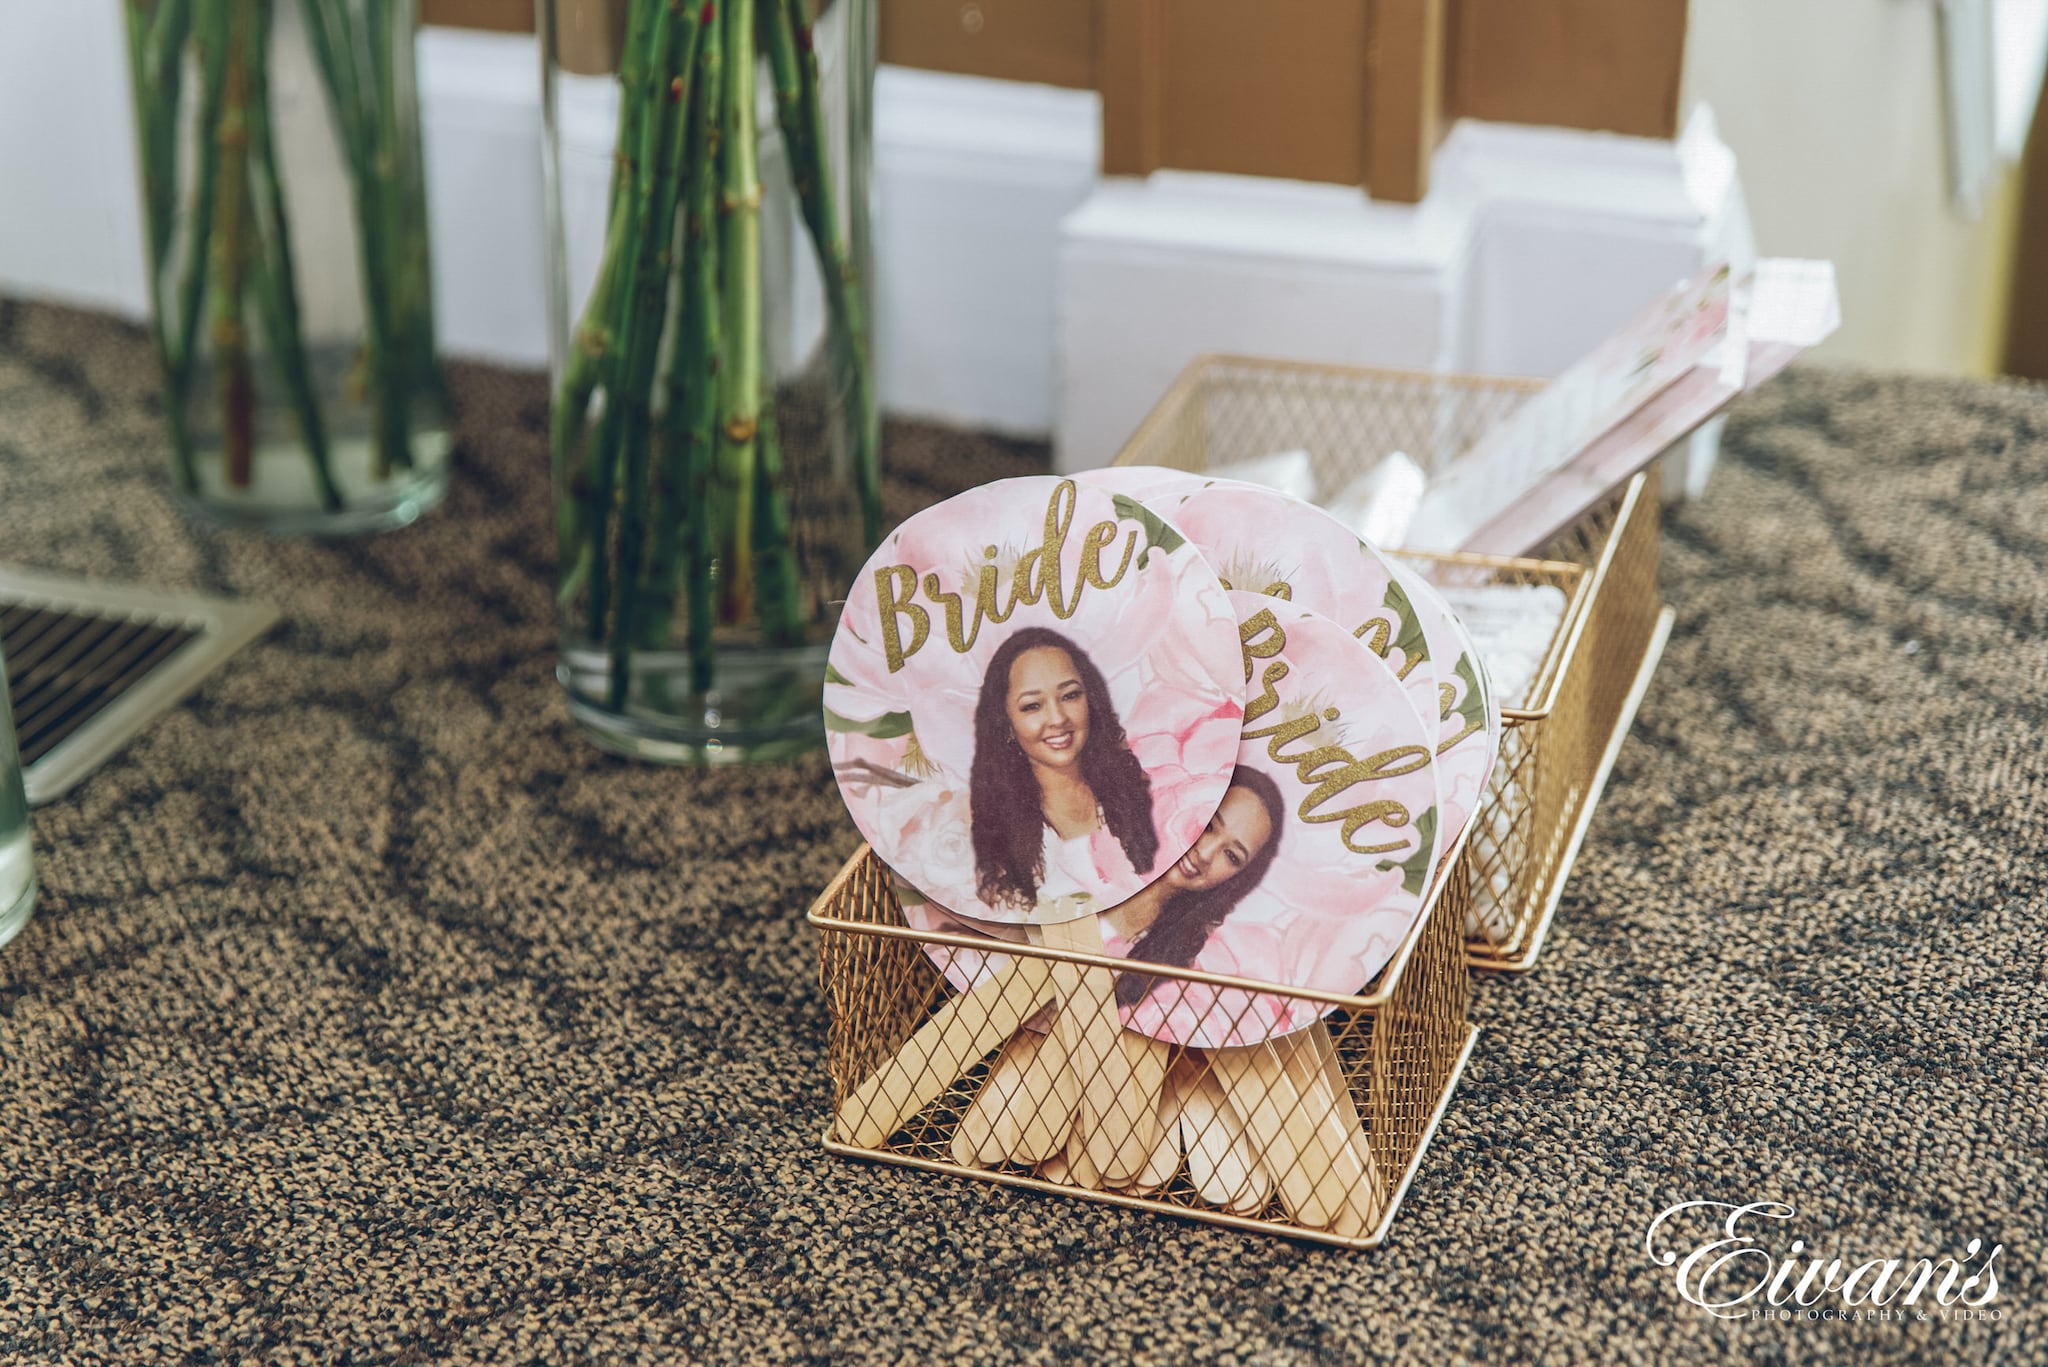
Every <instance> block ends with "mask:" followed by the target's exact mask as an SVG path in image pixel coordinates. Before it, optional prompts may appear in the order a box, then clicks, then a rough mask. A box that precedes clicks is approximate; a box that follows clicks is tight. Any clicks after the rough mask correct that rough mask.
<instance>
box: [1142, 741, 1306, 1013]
mask: <svg viewBox="0 0 2048 1367" xmlns="http://www.w3.org/2000/svg"><path fill="white" fill-rule="evenodd" d="M1286 820H1287V804H1286V803H1285V801H1283V800H1282V798H1281V796H1280V786H1279V785H1278V784H1276V783H1275V782H1273V780H1272V779H1270V778H1268V777H1267V776H1266V775H1264V774H1262V773H1260V772H1259V771H1258V770H1256V769H1249V768H1240V769H1239V770H1238V771H1237V772H1236V773H1235V774H1232V775H1231V778H1230V788H1229V790H1228V791H1226V792H1225V793H1224V794H1223V802H1222V805H1221V806H1219V807H1217V809H1216V815H1215V816H1213V817H1211V818H1210V819H1209V826H1208V829H1206V830H1204V831H1203V832H1202V836H1201V838H1200V839H1199V840H1197V841H1196V842H1195V843H1194V846H1193V848H1191V849H1189V850H1188V852H1187V853H1186V854H1184V855H1182V856H1181V857H1180V859H1179V860H1178V861H1176V862H1175V863H1174V865H1173V866H1172V867H1171V868H1169V869H1168V870H1167V871H1166V873H1165V874H1164V875H1163V876H1161V877H1160V878H1159V879H1157V880H1156V881H1154V882H1153V883H1152V884H1151V885H1150V886H1148V887H1147V888H1146V889H1145V890H1144V891H1143V892H1141V893H1139V894H1138V895H1137V896H1136V897H1133V898H1131V899H1130V900H1129V901H1128V902H1125V903H1124V904H1123V905H1122V906H1120V907H1117V908H1116V909H1115V910H1113V911H1111V912H1108V913H1106V914H1105V915H1104V916H1103V918H1102V919H1103V921H1104V922H1105V924H1106V925H1107V927H1108V929H1109V931H1110V932H1111V933H1112V934H1114V935H1115V936H1116V937H1117V939H1118V941H1119V942H1121V943H1123V944H1128V945H1129V946H1130V948H1129V950H1128V951H1127V952H1126V956H1127V957H1129V958H1132V959H1138V960H1142V961H1143V962H1145V963H1152V964H1165V965H1168V966H1169V967H1176V968H1186V967H1189V966H1190V965H1192V964H1193V963H1194V962H1195V960H1196V958H1197V957H1199V956H1200V954H1201V952H1202V947H1203V946H1204V945H1206V944H1208V943H1209V936H1210V934H1211V932H1213V931H1214V930H1215V929H1216V927H1218V926H1220V925H1222V924H1223V921H1224V918H1225V917H1227V916H1229V915H1230V913H1231V912H1232V910H1234V909H1235V908H1236V906H1237V904H1238V903H1239V902H1241V901H1243V900H1244V897H1245V894H1246V893H1248V892H1250V891H1251V890H1252V889H1253V888H1256V887H1257V886H1258V885H1259V882H1260V880H1261V879H1263V878H1264V877H1265V876H1266V870H1267V869H1269V868H1271V867H1272V864H1273V859H1274V857H1275V856H1276V855H1278V854H1279V852H1280V830H1281V827H1282V826H1283V825H1284V824H1285V823H1286ZM1153 982H1154V979H1152V978H1150V977H1148V976H1146V975H1144V974H1141V973H1124V974H1119V975H1118V977H1117V982H1116V999H1117V1001H1118V1002H1119V1003H1121V1004H1122V1005H1124V1006H1136V1005H1137V1004H1138V1003H1139V1002H1140V1001H1142V1000H1143V999H1144V997H1145V994H1146V993H1147V992H1149V991H1151V990H1152V985H1153Z"/></svg>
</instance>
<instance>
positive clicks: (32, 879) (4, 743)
mask: <svg viewBox="0 0 2048 1367" xmlns="http://www.w3.org/2000/svg"><path fill="white" fill-rule="evenodd" d="M35 904H36V859H35V853H34V851H32V850H31V849H30V848H29V834H28V795H27V794H26V793H25V792H23V791H22V786H21V750H20V748H19V747H18V746H17V745H16V743H15V739H14V717H13V710H12V709H11V708H10V707H9V706H8V702H7V661H6V660H5V659H0V945H4V944H6V943H7V942H8V941H9V940H11V939H13V938H14V937H15V936H16V935H19V934H20V933H21V928H22V927H23V926H25V925H27V924H28V918H29V913H30V912H31V911H33V910H34V909H35Z"/></svg>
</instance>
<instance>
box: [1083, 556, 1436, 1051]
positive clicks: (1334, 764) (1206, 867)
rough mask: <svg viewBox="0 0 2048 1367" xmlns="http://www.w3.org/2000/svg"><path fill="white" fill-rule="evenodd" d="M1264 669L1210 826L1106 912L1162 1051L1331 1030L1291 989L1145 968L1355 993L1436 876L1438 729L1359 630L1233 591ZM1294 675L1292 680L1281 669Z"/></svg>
mask: <svg viewBox="0 0 2048 1367" xmlns="http://www.w3.org/2000/svg"><path fill="white" fill-rule="evenodd" d="M1230 597H1231V602H1232V603H1233V604H1235V605H1236V606H1237V608H1238V610H1239V612H1240V613H1241V614H1242V615H1243V616H1244V617H1245V619H1246V621H1247V623H1250V622H1254V621H1258V622H1260V623H1261V624H1262V625H1261V634H1259V635H1258V636H1257V637H1256V639H1254V638H1250V637H1248V638H1247V645H1248V648H1256V647H1260V646H1263V647H1266V648H1267V649H1266V650H1265V652H1264V653H1262V654H1260V655H1259V656H1257V658H1258V659H1260V660H1264V661H1267V664H1266V667H1265V668H1264V669H1263V670H1262V671H1261V672H1260V674H1259V675H1258V679H1257V683H1256V685H1255V687H1256V689H1257V690H1258V693H1257V696H1255V697H1252V698H1250V699H1248V701H1247V704H1246V708H1245V715H1246V717H1247V718H1248V719H1249V720H1248V724H1247V725H1246V727H1245V729H1244V731H1243V734H1242V739H1241V744H1240V746H1239V749H1238V752H1237V765H1236V768H1235V770H1234V771H1233V773H1232V774H1231V777H1230V782H1229V786H1228V787H1227V788H1226V789H1225V790H1224V794H1223V799H1222V802H1221V803H1220V805H1219V806H1218V807H1217V810H1216V814H1215V816H1214V817H1213V818H1211V820H1210V822H1209V824H1208V826H1207V828H1206V829H1205V830H1204V831H1203V832H1202V833H1201V835H1200V836H1199V837H1198V838H1197V839H1196V840H1195V841H1194V843H1193V845H1192V847H1191V848H1190V849H1189V850H1188V852H1187V854H1185V855H1184V856H1181V857H1180V858H1178V859H1177V860H1173V861H1170V862H1169V864H1168V866H1167V867H1166V868H1165V869H1163V870H1162V871H1161V877H1159V878H1158V879H1157V880H1156V881H1154V882H1153V883H1152V884H1151V885H1150V886H1149V887H1147V888H1145V889H1144V890H1143V891H1142V892H1139V893H1138V894H1136V895H1135V896H1133V897H1132V898H1131V899H1130V900H1129V901H1127V902H1125V903H1124V904H1123V905H1122V906H1119V907H1115V908H1113V909H1111V910H1109V911H1107V912H1105V913H1104V914H1103V916H1102V921H1103V924H1104V928H1105V931H1106V933H1105V934H1104V936H1103V945H1104V948H1105V949H1106V950H1107V952H1108V953H1109V954H1111V955H1113V956H1117V957H1121V958H1126V959H1129V960H1131V961H1132V967H1131V969H1130V970H1128V971H1125V972H1122V973H1120V974H1119V975H1118V978H1117V986H1116V1002H1117V1007H1118V1013H1119V1015H1120V1016H1121V1017H1122V1019H1123V1023H1124V1026H1125V1028H1127V1029H1130V1030H1134V1031H1137V1032H1138V1033H1140V1034H1143V1035H1148V1036H1150V1037H1151V1038H1153V1039H1156V1040H1160V1041H1162V1042H1164V1043H1167V1044H1177V1045H1183V1046H1189V1047H1194V1048H1202V1049H1210V1048H1227V1047H1236V1046H1242V1045H1248V1044H1257V1043H1259V1042H1260V1041H1262V1040H1267V1039H1272V1038H1274V1037H1275V1036H1278V1035H1285V1034H1288V1033H1291V1032H1293V1031H1296V1030H1303V1029H1306V1028H1308V1027H1309V1026H1311V1025H1313V1024H1315V1022H1316V1021H1317V1020H1318V1019H1320V1018H1321V1015H1322V1013H1323V1010H1324V1008H1323V1006H1321V1005H1320V1004H1318V1003H1316V1002H1313V1001H1310V1000H1307V999H1304V998H1300V997H1293V996H1288V995H1284V994H1281V993H1278V992H1261V991H1252V990H1247V989H1243V988H1234V987H1224V986H1221V985H1218V984H1213V983H1202V982H1195V981H1190V980H1188V979H1185V978H1176V977H1174V976H1172V975H1171V974H1170V973H1167V972H1164V971H1159V970H1155V971H1153V972H1149V973H1148V972H1146V971H1145V970H1144V969H1143V968H1142V967H1141V966H1140V965H1142V964H1153V965H1159V966H1160V969H1161V970H1164V969H1181V970H1193V971H1195V972H1198V973H1214V974H1219V975H1222V976H1226V977H1231V978H1243V979H1250V980H1253V981H1256V982H1260V983H1273V984H1280V985H1284V986H1288V987H1299V988H1309V989H1312V990H1315V991H1319V992H1341V993H1353V992H1357V991H1359V990H1361V989H1362V988H1364V987H1366V986H1367V985H1368V984H1369V983H1371V982H1372V980H1373V978H1374V976H1375V975H1376V974H1378V973H1379V971H1380V969H1381V968H1382V967H1384V966H1385V964H1386V963H1387V961H1388V959H1389V958H1390V957H1391V956H1392V955H1393V954H1394V952H1395V950H1396V949H1397V947H1398V946H1399V945H1400V944H1401V942H1402V940H1403V939H1404V938H1405V937H1406V936H1407V935H1408V934H1409V933H1410V932H1411V931H1412V929H1413V928H1414V927H1415V925H1416V924H1417V918H1418V917H1419V916H1420V914H1421V912H1422V909H1423V907H1424V905H1425V902H1426V898H1427V897H1428V894H1429V890H1430V889H1429V879H1430V875H1431V873H1432V871H1433V870H1435V868H1436V867H1437V863H1438V859H1439V855H1440V853H1441V846H1440V841H1439V835H1438V832H1439V828H1440V825H1441V822H1440V819H1439V815H1438V813H1439V810H1440V808H1441V805H1442V798H1441V788H1440V784H1439V772H1438V765H1437V760H1436V752H1435V737H1436V722H1435V718H1434V717H1430V718H1425V717H1423V716H1422V715H1421V714H1420V713H1419V712H1418V711H1417V710H1416V708H1415V706H1414V699H1413V697H1412V696H1411V695H1410V693H1409V691H1408V689H1407V688H1406V687H1405V686H1404V684H1403V683H1402V681H1401V679H1400V678H1398V677H1397V676H1396V674H1395V672H1394V670H1393V669H1392V667H1390V666H1389V665H1388V663H1387V662H1386V661H1385V660H1383V659H1381V658H1380V657H1379V656H1378V655H1376V654H1374V653H1373V652H1372V651H1370V650H1368V649H1367V648H1366V647H1365V646H1364V645H1362V644H1361V643H1360V642H1359V641H1358V640H1357V638H1355V637H1354V636H1353V635H1352V633H1351V631H1350V629H1348V628H1347V627H1345V626H1343V625H1340V624H1339V623H1337V622H1335V621H1332V620H1331V619H1329V618H1327V617H1323V616H1321V615H1320V614H1317V613H1314V612H1310V611H1308V610H1307V609H1304V608H1302V607H1300V606H1299V605H1298V604H1293V603H1288V602H1285V601H1282V600H1279V599H1274V598H1266V597H1262V596H1260V595H1257V594H1251V593H1246V592H1243V591H1235V592H1233V593H1232V594H1231V595H1230ZM1282 666H1284V668H1282Z"/></svg>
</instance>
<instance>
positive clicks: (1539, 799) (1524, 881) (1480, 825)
mask: <svg viewBox="0 0 2048 1367" xmlns="http://www.w3.org/2000/svg"><path fill="white" fill-rule="evenodd" d="M1542 387H1543V382H1542V381H1538V380H1520V379H1503V378H1492V377H1484V376H1474V375H1438V374H1427V373H1420V372H1413V371H1395V370H1370V369H1360V368H1355V367H1346V366H1325V365H1309V364H1302V363H1295V362H1286V361H1266V360H1252V359H1247V358H1242V357H1231V356H1210V357H1204V358H1202V359H1200V360H1197V361H1195V362H1194V363H1193V364H1191V365H1190V366H1189V367H1188V368H1187V369H1186V370H1185V371H1183V372H1182V373H1181V375H1180V377H1179V378H1178V379H1177V380H1176V381H1175V382H1174V384H1173V386H1172V387H1171V388H1170V389H1169V390H1167V392H1166V394H1165V396H1164V397H1162V398H1161V399H1160V401H1159V403H1158V405H1157V406H1156V407H1155V408H1154V409H1153V410H1152V412H1151V414H1150V415H1149V416H1148V417H1147V418H1146V419H1145V421H1144V422H1143V423H1142V424H1140V425H1139V427H1138V430H1137V431H1136V432H1135V433H1133V434H1132V437H1131V439H1130V441H1128V442H1127V443H1126V444H1125V445H1124V447H1123V449H1122V450H1121V451H1120V452H1119V453H1118V454H1117V458H1116V459H1117V464H1119V465H1164V466H1168V467H1171V468H1174V469H1180V470H1192V471H1197V472H1199V471H1205V470H1210V469H1214V468H1216V467H1219V466H1225V465H1231V464H1235V463H1237V462H1241V461H1250V460H1256V459H1258V458H1260V457H1262V456H1267V455H1270V454H1272V453H1274V452H1280V451H1306V452H1308V453H1309V457H1310V460H1311V463H1312V469H1313V472H1314V478H1315V486H1316V493H1317V496H1318V497H1321V498H1328V497H1330V496H1332V495H1333V494H1335V493H1336V491H1338V490H1340V489H1342V488H1343V487H1344V486H1345V485H1346V484H1348V483H1349V482H1350V481H1351V480H1352V479H1354V478H1355V477H1357V476H1358V475H1359V474H1361V473H1363V472H1365V471H1367V470H1369V469H1371V468H1372V466H1374V465H1375V464H1377V463H1378V462H1379V461H1381V460H1383V459H1384V458H1385V457H1386V456H1387V455H1388V454H1389V453H1391V452H1394V451H1402V452H1405V453H1407V455H1408V456H1409V458H1410V459H1412V460H1414V461H1415V462H1416V463H1417V464H1418V465H1420V466H1421V467H1422V468H1423V470H1424V471H1425V472H1427V473H1429V474H1430V475H1432V476H1434V475H1435V474H1436V473H1437V472H1438V471H1440V470H1441V469H1442V468H1443V466H1444V465H1445V464H1446V463H1447V462H1448V461H1450V460H1451V459H1453V458H1454V457H1456V456H1458V455H1459V454H1461V453H1462V452H1464V451H1465V450H1467V449H1468V448H1469V447H1470V446H1471V445H1472V444H1473V442H1475V441H1476V440H1478V438H1479V437H1480V436H1481V435H1482V434H1483V433H1485V432H1486V430H1487V429H1488V428H1490V427H1492V426H1493V425H1494V424H1495V423H1497V422H1499V421H1500V420H1501V419H1503V418H1505V417H1507V416H1508V415H1509V414H1510V413H1512V412H1513V411H1514V410H1515V409H1516V408H1517V407H1519V406H1520V405H1521V404H1522V403H1523V402H1524V401H1525V400H1526V399H1527V398H1528V397H1529V396H1530V395H1531V394H1533V393H1535V392H1536V391H1537V390H1539V389H1541V388H1542ZM1657 511H1658V489H1657V476H1656V471H1655V469H1654V467H1653V468H1652V469H1651V470H1650V471H1649V472H1647V473H1645V474H1643V475H1639V476H1637V477H1636V478H1635V479H1634V480H1633V481H1631V482H1630V483H1629V485H1628V486H1627V487H1626V488H1625V489H1623V490H1622V491H1621V493H1620V494H1618V495H1617V496H1616V497H1614V498H1613V499H1611V500H1609V501H1608V502H1607V503H1606V504H1605V505H1603V506H1602V507H1601V508H1599V509H1597V510H1596V511H1595V512H1593V513H1592V514H1590V515H1589V516H1588V517H1587V518H1586V519H1585V520H1584V521H1583V522H1581V523H1580V525H1579V526H1577V527H1575V528H1574V529H1573V530H1572V531H1570V532H1569V533H1567V534H1566V535H1564V536H1562V537H1559V538H1558V539H1557V540H1556V541H1555V542H1554V543H1553V544H1552V545H1550V546H1549V547H1546V548H1545V550H1544V552H1543V554H1542V556H1541V557H1539V558H1535V559H1501V558H1495V557H1485V556H1469V555H1449V556H1444V555H1424V554H1415V555H1412V556H1411V557H1410V558H1411V559H1413V560H1414V561H1416V562H1417V563H1418V564H1419V565H1420V566H1421V567H1422V568H1423V569H1424V571H1425V573H1427V574H1428V575H1429V577H1430V578H1431V579H1433V580H1435V581H1436V582H1438V583H1440V584H1445V585H1461V584H1463V585H1470V584H1506V585H1548V586H1551V587H1555V588H1557V589H1558V590H1559V591H1560V592H1562V593H1563V594H1564V595H1565V604H1566V605H1565V608H1564V611H1563V614H1562V616H1561V618H1560V621H1559V623H1558V626H1557V628H1556V630H1555V632H1554V635H1553V638H1552V641H1551V644H1550V648H1549V650H1548V651H1547V653H1546V654H1545V655H1544V657H1543V659H1542V661H1541V664H1540V666H1539V667H1538V669H1537V670H1536V672H1535V674H1534V676H1533V678H1532V680H1531V682H1530V684H1529V686H1528V688H1527V689H1526V691H1525V693H1524V696H1523V697H1522V698H1519V699H1504V700H1503V706H1502V718H1503V720H1504V721H1505V722H1506V725H1507V729H1506V734H1505V735H1504V736H1503V739H1502V747H1501V759H1500V763H1499V764H1498V765H1497V766H1496V768H1495V770H1494V775H1493V780H1492V786H1491V789H1490V791H1489V794H1488V797H1487V800H1486V802H1485V803H1484V804H1483V805H1482V807H1481V810H1480V812H1479V813H1478V814H1477V815H1476V816H1475V817H1474V819H1473V822H1472V825H1473V832H1472V836H1471V839H1470V842H1469V856H1468V858H1467V860H1466V868H1467V870H1468V872H1469V876H1470V878H1471V885H1470V887H1469V889H1468V893H1469V896H1468V897H1467V898H1466V901H1465V905H1466V906H1467V908H1468V916H1467V918H1466V922H1465V926H1464V930H1465V936H1466V955H1467V958H1468V960H1469V961H1470V962H1471V964H1472V965H1473V966H1474V967H1477V968H1485V969H1493V970H1499V971H1509V972H1519V971H1523V970H1526V969H1528V968H1530V967H1532V966H1533V965H1534V964H1535V962H1536V957H1537V955H1538V953H1539V952H1540V950H1541V949H1542V946H1543V941H1544V938H1545V936H1546V935H1547V933H1548V931H1549V928H1550V922H1551V919H1552V917H1553V916H1554V915H1555V913H1556V910H1557V905H1558V902H1559V900H1560V898H1561V897H1562V896H1563V892H1564V884H1565V880H1566V879H1567V878H1568V877H1569V876H1570V873H1571V866H1572V862H1573V860H1574V859H1575V858H1576V857H1577V854H1578V850H1579V846H1580V844H1581V842H1583V840H1584V839H1585V833H1586V828H1587V826H1588V825H1589V824H1590V822H1591V820H1592V815H1593V809H1594V806H1595V804H1596V803H1597V802H1598V801H1599V797H1600V792H1601V790H1602V788H1603V787H1604V786H1605V784H1606V781H1607V775H1608V772H1609V771H1610V770H1611V768H1612V767H1613V763H1614V757H1615V754H1616V753H1617V751H1618V750H1619V748H1620V745H1621V741H1622V739H1623V738H1624V737H1625V736H1626V735H1627V733H1628V728H1629V726H1630V725H1631V724H1632V723H1633V721H1634V718H1635V709H1636V704H1637V703H1638V702H1640V700H1641V698H1642V694H1643V692H1644V690H1645V689H1646V688H1647V687H1648V683H1649V679H1650V676H1651V674H1652V673H1654V671H1655V669H1656V665H1657V660H1658V658H1659V657H1660V656H1661V654H1662V653H1663V647H1664V640H1665V637H1666V635H1667V634H1668V633H1669V630H1670V614H1669V613H1668V612H1667V611H1664V610H1663V608H1662V605H1661V603H1660V602H1659V600H1658V595H1657V557H1658V541H1657V531H1658V518H1657Z"/></svg>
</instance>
